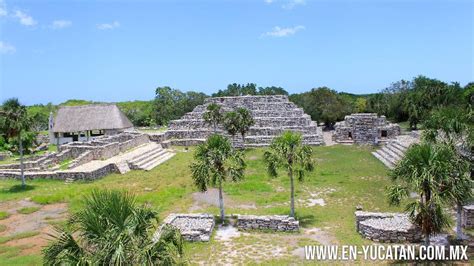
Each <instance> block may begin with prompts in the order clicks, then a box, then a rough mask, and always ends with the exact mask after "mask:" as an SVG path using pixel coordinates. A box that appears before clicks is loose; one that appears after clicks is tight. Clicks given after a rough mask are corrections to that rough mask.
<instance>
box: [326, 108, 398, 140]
mask: <svg viewBox="0 0 474 266" xmlns="http://www.w3.org/2000/svg"><path fill="white" fill-rule="evenodd" d="M398 135H400V126H399V125H398V124H392V123H389V122H387V120H386V118H385V116H380V117H379V116H377V114H375V113H358V114H351V115H347V116H346V117H345V118H344V121H341V122H337V123H336V125H335V132H334V135H333V140H334V141H336V142H338V143H355V144H371V145H377V144H379V143H380V142H386V141H388V140H389V139H392V138H395V137H396V136H398Z"/></svg>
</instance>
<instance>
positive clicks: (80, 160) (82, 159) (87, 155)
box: [68, 151, 94, 169]
mask: <svg viewBox="0 0 474 266" xmlns="http://www.w3.org/2000/svg"><path fill="white" fill-rule="evenodd" d="M92 160H94V153H92V151H86V152H83V153H82V154H81V155H79V156H78V157H77V158H76V159H74V160H73V161H72V162H71V163H70V164H69V167H68V169H72V168H75V167H78V166H79V165H83V164H85V163H88V162H90V161H92Z"/></svg>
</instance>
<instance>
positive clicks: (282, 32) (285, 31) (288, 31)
mask: <svg viewBox="0 0 474 266" xmlns="http://www.w3.org/2000/svg"><path fill="white" fill-rule="evenodd" d="M304 29H305V27H304V26H301V25H298V26H295V27H288V28H281V27H278V26H276V27H273V29H272V31H268V32H265V33H264V34H262V37H265V36H270V37H288V36H290V35H293V34H295V33H297V32H298V31H301V30H304Z"/></svg>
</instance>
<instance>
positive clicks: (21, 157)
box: [18, 132, 26, 188]
mask: <svg viewBox="0 0 474 266" xmlns="http://www.w3.org/2000/svg"><path fill="white" fill-rule="evenodd" d="M18 143H19V144H20V175H21V186H22V187H23V188H25V185H26V183H25V166H24V164H23V142H22V141H21V132H20V134H18Z"/></svg>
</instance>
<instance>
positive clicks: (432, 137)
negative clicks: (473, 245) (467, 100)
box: [424, 107, 473, 240]
mask: <svg viewBox="0 0 474 266" xmlns="http://www.w3.org/2000/svg"><path fill="white" fill-rule="evenodd" d="M471 115H472V114H470V113H469V112H466V111H465V110H464V109H462V108H452V107H447V108H441V109H438V110H435V111H433V112H432V113H431V115H430V118H429V119H427V120H426V121H425V123H424V126H425V127H426V130H425V132H424V139H426V140H427V141H429V142H431V143H444V144H445V145H447V146H448V147H451V149H453V150H454V153H456V154H457V155H458V156H457V157H456V158H453V160H452V164H453V165H454V166H457V167H458V168H457V172H453V173H452V174H451V184H450V186H449V188H450V189H451V191H450V195H451V198H452V202H453V203H454V204H455V205H456V238H457V239H458V240H461V239H463V238H464V234H463V232H462V226H461V223H462V221H461V216H462V207H463V205H465V204H467V203H469V202H470V201H471V200H472V198H473V193H472V176H469V166H470V165H471V164H472V162H471V161H470V159H469V158H468V157H469V156H467V157H466V156H464V157H463V156H462V155H463V149H466V147H469V146H470V145H471V144H470V143H469V135H470V134H472V130H473V128H472V126H473V125H472V121H471V122H470V119H471ZM439 132H441V135H439V134H438V133H439ZM456 149H457V150H456ZM471 166H472V165H471ZM471 171H472V169H471Z"/></svg>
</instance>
